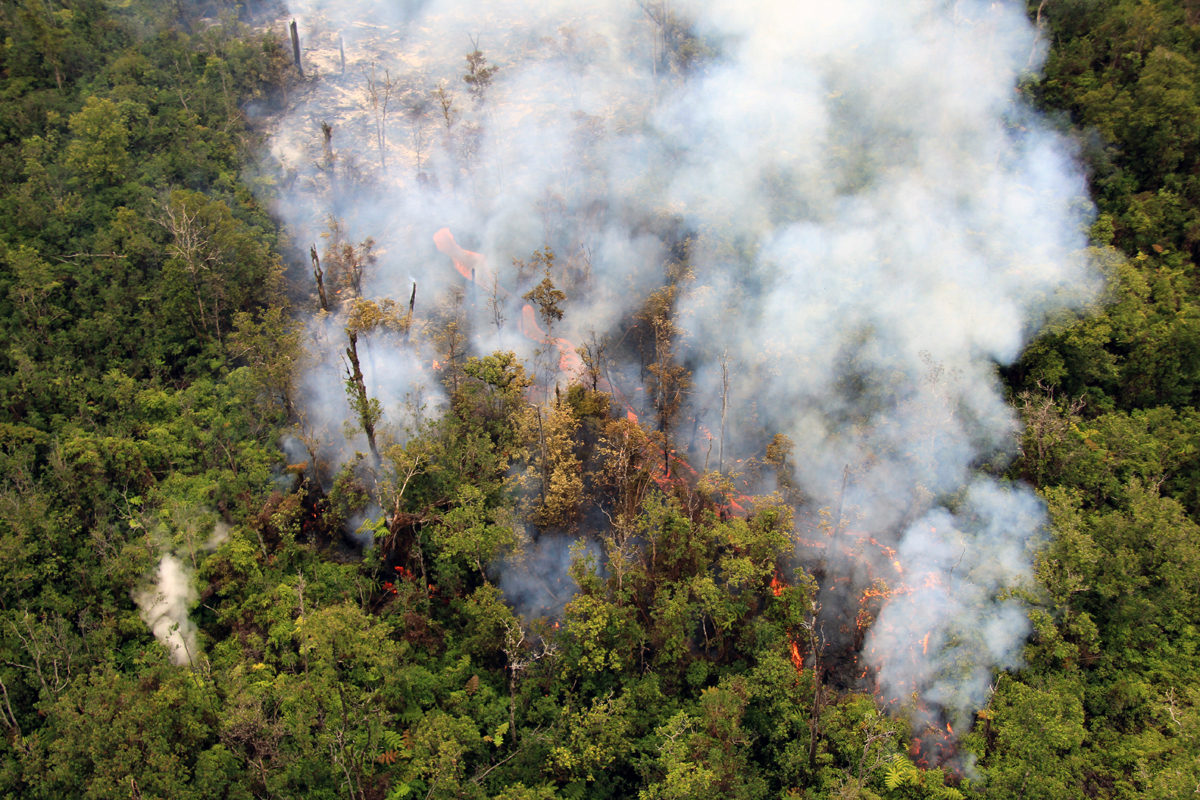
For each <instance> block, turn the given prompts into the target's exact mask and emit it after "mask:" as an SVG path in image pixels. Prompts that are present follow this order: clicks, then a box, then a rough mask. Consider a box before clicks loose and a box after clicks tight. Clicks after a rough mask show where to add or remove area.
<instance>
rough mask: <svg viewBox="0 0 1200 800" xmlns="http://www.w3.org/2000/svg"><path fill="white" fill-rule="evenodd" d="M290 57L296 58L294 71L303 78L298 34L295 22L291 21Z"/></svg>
mask: <svg viewBox="0 0 1200 800" xmlns="http://www.w3.org/2000/svg"><path fill="white" fill-rule="evenodd" d="M292 55H294V56H295V57H296V70H297V71H298V72H299V73H300V77H302V78H303V77H304V66H303V65H302V64H301V63H300V34H299V33H298V32H297V31H296V20H292Z"/></svg>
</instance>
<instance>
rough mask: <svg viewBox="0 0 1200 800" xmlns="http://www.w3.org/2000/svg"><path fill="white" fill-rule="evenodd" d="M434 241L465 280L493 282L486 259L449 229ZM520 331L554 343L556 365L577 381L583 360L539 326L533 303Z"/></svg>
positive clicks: (483, 283)
mask: <svg viewBox="0 0 1200 800" xmlns="http://www.w3.org/2000/svg"><path fill="white" fill-rule="evenodd" d="M433 243H434V245H435V246H436V247H437V249H438V250H440V251H441V252H443V253H445V254H446V255H448V256H450V260H451V261H453V262H454V269H456V270H457V271H458V274H459V275H462V276H463V277H464V278H466V279H467V280H469V281H471V280H473V281H475V283H476V285H478V286H482V287H484V288H486V287H487V286H488V285H489V284H490V283H491V282H492V273H491V271H490V270H489V269H488V268H487V258H486V257H485V256H483V255H482V254H480V253H475V252H472V251H471V250H466V249H464V248H462V247H460V246H459V245H458V242H456V241H454V234H452V233H451V232H450V229H449V228H442V229H441V230H440V231H438V232H437V233H435V234H434V235H433ZM520 327H521V333H522V335H524V336H525V337H526V338H528V339H532V340H533V341H535V342H538V343H540V344H550V345H553V346H554V347H555V348H557V350H558V368H559V370H560V371H562V372H563V373H565V374H566V375H567V378H568V382H570V381H576V380H579V378H580V376H581V375H583V361H582V359H580V358H579V354H578V353H576V352H575V345H573V344H571V343H570V342H569V341H567V340H566V339H558V338H551V337H550V335H549V334H547V333H546V332H545V331H543V330H542V328H541V326H540V325H538V322H537V315H536V314H535V312H534V310H533V306H531V305H529V304H528V303H526V304H525V307H524V308H522V309H521V323H520Z"/></svg>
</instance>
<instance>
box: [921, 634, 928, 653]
mask: <svg viewBox="0 0 1200 800" xmlns="http://www.w3.org/2000/svg"><path fill="white" fill-rule="evenodd" d="M928 652H929V634H928V633H927V634H925V638H924V639H922V640H921V654H922V655H924V654H925V653H928Z"/></svg>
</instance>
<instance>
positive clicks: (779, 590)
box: [771, 575, 783, 597]
mask: <svg viewBox="0 0 1200 800" xmlns="http://www.w3.org/2000/svg"><path fill="white" fill-rule="evenodd" d="M771 591H772V592H774V594H775V596H776V597H779V595H781V594H783V584H782V583H781V582H780V580H779V576H778V575H772V576H771Z"/></svg>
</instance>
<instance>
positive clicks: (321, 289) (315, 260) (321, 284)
mask: <svg viewBox="0 0 1200 800" xmlns="http://www.w3.org/2000/svg"><path fill="white" fill-rule="evenodd" d="M308 254H309V255H310V256H311V257H312V264H313V277H314V278H316V279H317V294H318V295H319V296H320V298H321V310H322V311H325V312H327V313H328V311H329V298H328V297H326V296H325V273H324V272H322V271H321V257H320V256H318V255H317V246H316V245H315V244H314V245H312V246H310V247H309V248H308Z"/></svg>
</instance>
